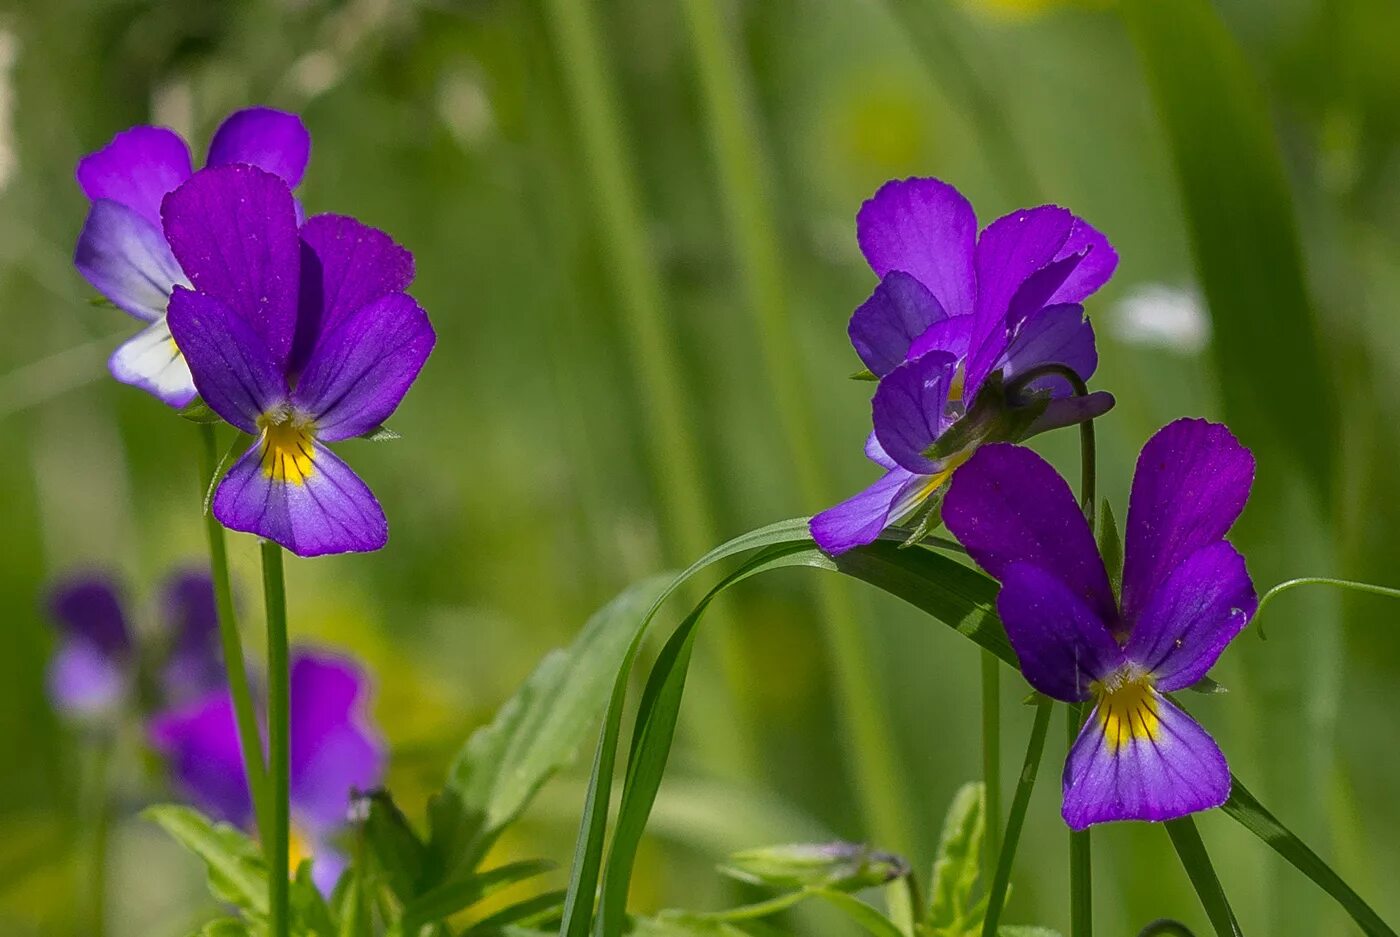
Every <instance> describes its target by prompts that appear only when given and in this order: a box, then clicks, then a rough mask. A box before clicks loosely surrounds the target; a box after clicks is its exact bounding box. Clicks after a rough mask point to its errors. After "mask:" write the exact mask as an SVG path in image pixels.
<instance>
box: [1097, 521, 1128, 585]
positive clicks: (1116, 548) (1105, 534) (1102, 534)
mask: <svg viewBox="0 0 1400 937" xmlns="http://www.w3.org/2000/svg"><path fill="white" fill-rule="evenodd" d="M1099 555H1100V556H1102V557H1103V565H1104V568H1105V569H1107V570H1108V582H1109V585H1110V586H1112V587H1113V594H1114V595H1115V596H1116V595H1118V594H1119V593H1121V592H1122V591H1123V535H1122V534H1121V533H1120V532H1119V531H1118V518H1117V517H1115V516H1114V514H1113V505H1111V504H1109V503H1108V499H1107V498H1104V499H1103V501H1102V503H1101V505H1100V507H1099Z"/></svg>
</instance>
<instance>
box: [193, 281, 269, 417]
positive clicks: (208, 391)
mask: <svg viewBox="0 0 1400 937" xmlns="http://www.w3.org/2000/svg"><path fill="white" fill-rule="evenodd" d="M166 323H167V324H168V325H169V326H170V334H171V335H173V336H174V337H175V343H176V344H177V345H178V346H179V347H180V351H181V352H183V353H184V355H185V361H186V362H187V363H188V364H189V366H190V373H191V374H192V375H193V376H194V385H195V387H197V388H198V389H199V394H200V396H201V397H203V398H204V402H205V403H207V404H208V405H209V406H210V408H211V409H213V411H214V412H215V413H217V414H219V416H221V417H223V418H224V419H225V420H227V421H228V422H230V423H232V424H233V425H234V426H236V427H238V428H239V429H241V430H243V431H244V432H245V433H255V432H257V431H258V418H259V417H260V416H262V415H263V414H264V413H267V412H268V411H269V410H272V409H275V408H276V407H278V406H279V405H281V404H283V403H285V402H286V399H287V380H286V378H285V377H284V376H283V374H282V371H281V369H280V368H279V367H278V364H277V362H276V361H275V360H274V359H273V357H272V353H271V352H270V351H269V349H268V347H267V345H266V344H265V343H264V342H263V340H262V336H261V335H259V334H257V333H256V332H255V331H254V329H253V326H252V325H251V324H250V323H248V322H247V320H245V319H244V318H243V317H242V316H240V315H238V314H237V313H235V312H234V311H233V310H231V309H230V308H229V307H228V306H227V305H226V304H225V303H223V302H222V301H220V300H219V299H216V298H215V297H213V296H210V295H208V294H205V293H197V292H195V291H193V290H187V289H185V288H183V287H180V288H178V289H176V290H175V295H174V296H172V297H170V312H169V313H167V315H166Z"/></svg>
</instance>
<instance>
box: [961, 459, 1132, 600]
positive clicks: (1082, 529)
mask: <svg viewBox="0 0 1400 937" xmlns="http://www.w3.org/2000/svg"><path fill="white" fill-rule="evenodd" d="M943 523H944V524H945V525H946V526H947V528H948V529H949V530H950V531H952V532H953V535H954V536H956V537H957V538H958V540H959V541H961V542H962V545H963V546H965V547H966V548H967V552H968V553H969V554H970V555H971V556H972V558H973V559H974V560H975V561H976V562H977V564H978V565H979V566H981V567H982V568H983V569H985V570H986V571H987V572H988V573H990V574H991V575H992V576H993V577H995V578H997V579H1003V580H1004V579H1005V576H1006V571H1007V569H1009V568H1010V567H1011V566H1012V564H1015V563H1030V564H1032V565H1035V566H1038V567H1040V568H1041V569H1043V570H1045V571H1046V572H1048V573H1050V574H1052V575H1053V576H1055V577H1056V578H1058V579H1059V580H1060V581H1061V582H1063V583H1064V584H1065V585H1066V586H1068V587H1069V590H1070V592H1072V593H1073V594H1074V595H1075V596H1077V597H1078V598H1079V599H1081V600H1082V601H1083V602H1084V603H1085V604H1086V605H1087V606H1088V607H1089V608H1090V609H1091V610H1092V611H1093V612H1094V614H1095V615H1096V616H1098V618H1099V620H1100V621H1103V622H1113V621H1114V620H1115V618H1116V614H1117V613H1116V608H1115V603H1114V601H1113V592H1112V590H1111V589H1110V587H1109V584H1108V573H1107V572H1105V570H1104V565H1103V560H1102V559H1100V558H1099V548H1098V544H1097V543H1095V541H1094V535H1093V533H1091V532H1090V530H1089V524H1088V522H1087V521H1086V520H1085V519H1084V514H1083V512H1082V511H1081V510H1080V507H1079V504H1078V503H1077V502H1076V501H1075V497H1074V494H1073V493H1072V492H1071V491H1070V488H1069V485H1068V484H1067V483H1066V482H1065V480H1064V479H1063V478H1061V477H1060V475H1059V473H1058V472H1056V471H1055V470H1054V469H1053V468H1052V467H1051V466H1050V463H1048V462H1046V461H1045V460H1044V459H1042V458H1041V457H1040V456H1038V455H1036V454H1035V453H1034V452H1032V451H1031V450H1029V449H1026V448H1024V447H1021V446H1012V445H1007V444H1005V443H996V444H992V445H986V446H983V447H982V448H980V449H979V450H977V452H976V454H975V455H973V456H972V458H971V459H969V460H968V461H967V463H966V464H964V465H963V466H962V467H961V468H959V469H958V470H957V471H956V472H954V473H953V480H952V484H951V485H950V486H949V488H948V494H947V495H946V496H945V497H944V499H943Z"/></svg>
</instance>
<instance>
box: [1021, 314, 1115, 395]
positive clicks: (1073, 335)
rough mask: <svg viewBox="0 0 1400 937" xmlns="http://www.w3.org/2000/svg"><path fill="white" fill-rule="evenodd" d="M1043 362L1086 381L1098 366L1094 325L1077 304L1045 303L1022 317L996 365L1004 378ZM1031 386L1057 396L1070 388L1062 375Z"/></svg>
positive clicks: (1039, 381)
mask: <svg viewBox="0 0 1400 937" xmlns="http://www.w3.org/2000/svg"><path fill="white" fill-rule="evenodd" d="M1046 364H1062V365H1065V366H1066V367H1068V368H1070V369H1071V370H1073V371H1074V373H1075V374H1078V375H1079V376H1080V377H1081V378H1082V379H1083V380H1085V381H1087V380H1089V378H1090V377H1092V376H1093V374H1094V369H1095V368H1097V367H1098V364H1099V355H1098V351H1097V350H1096V349H1095V347H1094V327H1093V326H1092V325H1090V324H1089V320H1088V319H1086V318H1085V317H1084V307H1083V306H1078V305H1069V304H1067V305H1062V306H1045V307H1044V308H1042V309H1038V310H1036V311H1035V312H1033V313H1031V314H1030V315H1029V316H1027V317H1026V318H1025V320H1024V321H1022V322H1021V323H1020V324H1019V325H1018V326H1017V327H1016V331H1015V334H1014V335H1012V337H1011V340H1010V342H1008V343H1007V346H1006V351H1005V352H1003V353H1002V357H1001V361H1000V364H999V367H1000V369H1001V371H1002V375H1003V376H1004V377H1005V378H1006V380H1007V381H1010V380H1011V379H1012V378H1015V377H1017V376H1019V375H1021V374H1025V373H1026V372H1028V371H1032V370H1034V369H1035V368H1038V367H1040V366H1042V365H1046ZM1030 387H1031V389H1035V390H1040V389H1044V390H1047V391H1049V392H1050V393H1052V394H1054V395H1055V396H1057V397H1067V396H1069V395H1070V394H1071V393H1072V392H1073V387H1071V385H1070V383H1069V382H1068V381H1066V380H1065V379H1064V378H1063V377H1058V376H1053V375H1052V376H1046V377H1042V378H1037V379H1036V380H1035V381H1032V382H1031V385H1030Z"/></svg>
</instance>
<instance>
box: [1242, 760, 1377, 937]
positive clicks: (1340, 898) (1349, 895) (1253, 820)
mask: <svg viewBox="0 0 1400 937" xmlns="http://www.w3.org/2000/svg"><path fill="white" fill-rule="evenodd" d="M1230 780H1231V788H1230V799H1229V800H1227V801H1225V805H1224V806H1223V807H1221V808H1220V809H1221V810H1222V811H1223V812H1224V813H1225V814H1226V815H1227V816H1229V817H1230V818H1231V819H1232V820H1234V821H1235V822H1236V823H1238V824H1240V825H1241V826H1243V827H1244V828H1245V829H1247V830H1249V832H1251V833H1253V834H1254V835H1255V836H1257V837H1259V838H1260V839H1262V840H1263V841H1264V842H1265V843H1267V844H1268V845H1269V846H1270V848H1272V849H1273V850H1274V852H1276V853H1278V854H1279V855H1280V856H1283V858H1285V859H1287V860H1288V861H1289V863H1290V864H1292V866H1293V867H1294V868H1295V869H1297V870H1298V871H1299V872H1302V873H1303V874H1304V875H1306V876H1307V877H1308V878H1309V879H1311V880H1312V881H1313V883H1314V884H1315V885H1317V886H1318V887H1319V888H1321V889H1322V890H1323V891H1325V892H1327V894H1329V895H1331V896H1332V897H1333V898H1334V899H1335V900H1336V902H1337V904H1339V905H1341V906H1342V910H1344V911H1346V913H1347V914H1349V915H1350V916H1351V919H1352V920H1353V921H1355V922H1356V923H1357V925H1359V926H1360V928H1361V930H1362V931H1363V932H1364V933H1366V934H1368V935H1369V937H1396V933H1395V931H1394V930H1393V929H1391V928H1390V926H1389V925H1387V924H1386V923H1385V922H1384V921H1382V920H1381V918H1380V915H1378V914H1376V912H1375V911H1374V910H1373V909H1372V908H1371V906H1370V905H1368V904H1367V903H1366V902H1365V901H1363V900H1362V898H1361V896H1360V895H1358V894H1357V893H1356V892H1354V891H1352V889H1351V886H1350V885H1348V884H1347V883H1346V882H1344V881H1342V878H1341V876H1339V875H1338V874H1337V873H1336V872H1334V871H1332V868H1331V867H1330V866H1329V865H1328V864H1327V863H1326V862H1323V861H1322V859H1321V858H1320V857H1319V856H1318V854H1317V853H1315V852H1313V851H1312V850H1311V849H1309V848H1308V847H1307V845H1306V844H1305V843H1304V842H1303V841H1302V840H1300V839H1299V838H1298V837H1297V836H1295V835H1294V834H1293V832H1292V831H1291V830H1289V829H1288V827H1286V826H1284V825H1283V824H1282V823H1280V822H1279V820H1278V818H1277V817H1275V816H1274V815H1273V814H1272V813H1270V812H1269V811H1268V810H1267V809H1265V807H1264V805H1263V804H1261V803H1259V801H1257V800H1255V799H1254V795H1253V794H1251V793H1250V792H1249V789H1248V788H1246V787H1245V786H1244V785H1243V784H1241V783H1240V779H1239V778H1237V777H1234V776H1233V775H1231V778H1230Z"/></svg>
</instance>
